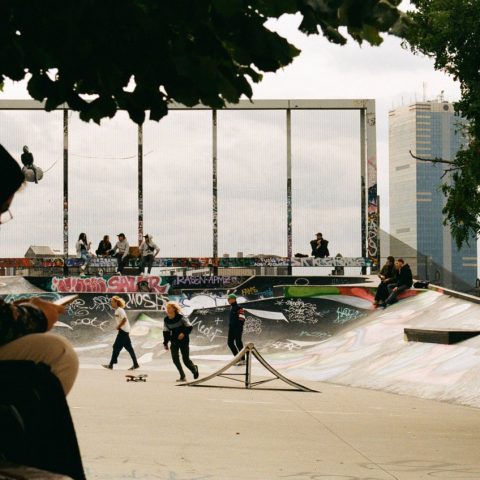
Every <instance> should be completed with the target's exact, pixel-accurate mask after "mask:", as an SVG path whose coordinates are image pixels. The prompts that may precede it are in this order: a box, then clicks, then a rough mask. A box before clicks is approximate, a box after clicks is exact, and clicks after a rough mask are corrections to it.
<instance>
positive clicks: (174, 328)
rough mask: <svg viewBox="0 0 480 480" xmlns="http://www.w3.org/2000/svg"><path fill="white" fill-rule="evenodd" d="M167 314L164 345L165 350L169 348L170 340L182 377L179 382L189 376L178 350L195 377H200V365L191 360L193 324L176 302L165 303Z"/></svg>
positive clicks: (174, 359) (172, 352)
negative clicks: (186, 374) (186, 373)
mask: <svg viewBox="0 0 480 480" xmlns="http://www.w3.org/2000/svg"><path fill="white" fill-rule="evenodd" d="M165 310H166V312H167V316H166V317H165V319H164V320H163V345H164V347H165V350H168V343H169V342H170V351H171V354H172V360H173V363H174V364H175V366H176V367H177V370H178V373H180V378H178V380H177V382H185V381H186V380H187V377H186V376H185V372H184V371H183V368H182V364H181V363H180V356H179V354H178V351H179V350H180V352H182V360H183V363H184V364H185V366H186V367H187V368H188V369H189V370H190V371H191V372H192V374H193V378H194V379H197V378H198V375H199V373H198V367H197V365H194V363H193V362H192V361H191V360H190V347H189V343H190V338H189V336H190V332H191V331H192V325H191V324H190V322H189V321H188V319H187V318H185V317H184V316H183V315H182V314H181V313H180V312H181V309H180V305H178V303H176V302H167V304H166V305H165Z"/></svg>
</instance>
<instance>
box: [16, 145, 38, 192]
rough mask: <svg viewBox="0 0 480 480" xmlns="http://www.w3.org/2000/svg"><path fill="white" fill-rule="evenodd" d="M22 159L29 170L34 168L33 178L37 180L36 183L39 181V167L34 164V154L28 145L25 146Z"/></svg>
mask: <svg viewBox="0 0 480 480" xmlns="http://www.w3.org/2000/svg"><path fill="white" fill-rule="evenodd" d="M20 159H21V160H22V163H23V165H24V167H25V168H26V169H27V170H32V172H33V178H34V180H35V183H38V179H37V169H36V168H35V165H34V164H33V155H32V153H31V152H30V150H29V149H28V147H27V146H26V145H25V146H24V147H23V153H22V155H21V157H20Z"/></svg>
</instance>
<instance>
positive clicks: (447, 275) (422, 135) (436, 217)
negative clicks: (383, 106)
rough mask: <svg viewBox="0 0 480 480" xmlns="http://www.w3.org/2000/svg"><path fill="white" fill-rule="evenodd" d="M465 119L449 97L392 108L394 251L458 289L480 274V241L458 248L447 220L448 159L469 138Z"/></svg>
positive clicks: (417, 269)
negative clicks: (444, 188)
mask: <svg viewBox="0 0 480 480" xmlns="http://www.w3.org/2000/svg"><path fill="white" fill-rule="evenodd" d="M464 125H465V122H464V120H463V119H462V118H461V117H459V116H457V115H456V114H455V112H454V109H453V105H452V104H451V103H448V102H443V101H438V102H417V103H415V104H412V105H408V106H403V107H400V108H397V109H395V110H392V111H390V112H389V149H390V154H389V167H390V234H391V237H392V238H391V242H390V243H391V254H392V255H394V256H397V257H400V256H405V257H406V260H407V261H408V263H410V265H411V267H412V270H413V271H414V273H416V274H417V276H418V277H421V278H426V279H429V280H431V281H432V282H436V283H439V284H442V285H444V286H446V287H450V288H456V289H461V290H465V289H469V288H473V287H474V286H475V282H476V279H477V241H476V239H472V240H471V241H470V242H469V243H470V246H464V247H462V248H461V249H460V250H458V249H457V247H456V244H455V242H454V240H453V239H452V237H451V234H450V230H449V227H448V226H444V225H443V215H442V208H443V206H444V204H445V197H444V195H443V193H442V192H441V189H440V186H441V184H442V183H445V182H448V173H446V174H445V168H446V167H448V165H445V164H441V163H437V164H435V163H432V162H424V161H421V160H416V159H415V158H413V157H412V156H411V155H410V152H412V154H414V155H415V156H418V157H422V158H441V159H443V160H451V159H453V158H454V156H455V154H456V152H457V151H458V150H459V149H460V148H461V147H462V144H463V143H464V142H465V136H464V133H463V126H464Z"/></svg>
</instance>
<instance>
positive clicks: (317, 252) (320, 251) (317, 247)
mask: <svg viewBox="0 0 480 480" xmlns="http://www.w3.org/2000/svg"><path fill="white" fill-rule="evenodd" d="M316 237H317V238H315V240H312V241H311V242H310V246H311V247H312V257H315V258H325V257H329V256H330V252H329V251H328V240H325V239H324V238H323V235H322V234H321V233H317V234H316Z"/></svg>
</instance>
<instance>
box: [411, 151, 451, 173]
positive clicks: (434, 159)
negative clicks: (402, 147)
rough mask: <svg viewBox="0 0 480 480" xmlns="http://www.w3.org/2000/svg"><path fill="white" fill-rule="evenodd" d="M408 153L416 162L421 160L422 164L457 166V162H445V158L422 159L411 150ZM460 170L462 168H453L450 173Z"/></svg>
mask: <svg viewBox="0 0 480 480" xmlns="http://www.w3.org/2000/svg"><path fill="white" fill-rule="evenodd" d="M408 153H410V156H411V157H413V158H414V159H415V160H421V161H422V162H431V163H446V164H448V165H455V162H453V161H452V160H444V159H443V158H438V157H435V158H422V157H418V156H417V155H414V154H413V153H412V151H411V150H409V151H408ZM458 168H460V167H454V168H451V169H449V171H450V170H457V169H458Z"/></svg>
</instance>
